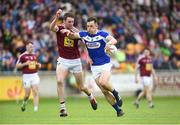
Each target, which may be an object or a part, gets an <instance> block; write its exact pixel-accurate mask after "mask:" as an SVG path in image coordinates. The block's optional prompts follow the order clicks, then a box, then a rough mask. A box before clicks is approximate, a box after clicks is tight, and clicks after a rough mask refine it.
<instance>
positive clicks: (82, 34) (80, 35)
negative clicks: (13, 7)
mask: <svg viewBox="0 0 180 125" xmlns="http://www.w3.org/2000/svg"><path fill="white" fill-rule="evenodd" d="M86 34H87V33H86V32H84V31H81V32H79V33H78V36H79V38H83V37H85V36H86Z"/></svg>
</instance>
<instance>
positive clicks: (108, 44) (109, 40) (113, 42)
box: [105, 35, 117, 50]
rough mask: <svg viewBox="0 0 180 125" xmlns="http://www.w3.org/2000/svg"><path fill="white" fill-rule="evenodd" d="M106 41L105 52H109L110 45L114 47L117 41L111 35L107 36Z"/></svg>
mask: <svg viewBox="0 0 180 125" xmlns="http://www.w3.org/2000/svg"><path fill="white" fill-rule="evenodd" d="M106 40H107V43H106V47H105V50H109V49H110V46H111V45H115V44H116V43H117V40H116V39H115V38H114V37H113V36H111V35H109V36H107V37H106Z"/></svg>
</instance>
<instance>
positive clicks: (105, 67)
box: [91, 63, 112, 79]
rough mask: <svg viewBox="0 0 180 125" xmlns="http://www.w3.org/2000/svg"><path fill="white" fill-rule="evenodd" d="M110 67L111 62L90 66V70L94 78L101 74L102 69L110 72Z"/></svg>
mask: <svg viewBox="0 0 180 125" xmlns="http://www.w3.org/2000/svg"><path fill="white" fill-rule="evenodd" d="M111 67H112V64H111V63H106V64H104V65H100V66H91V71H92V74H93V77H94V79H96V78H98V77H99V76H100V75H101V73H102V71H108V72H111Z"/></svg>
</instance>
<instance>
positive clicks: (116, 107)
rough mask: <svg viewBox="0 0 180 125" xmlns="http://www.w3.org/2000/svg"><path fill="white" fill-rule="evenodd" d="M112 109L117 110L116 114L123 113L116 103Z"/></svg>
mask: <svg viewBox="0 0 180 125" xmlns="http://www.w3.org/2000/svg"><path fill="white" fill-rule="evenodd" d="M112 107H113V108H114V109H115V110H116V112H119V111H121V109H120V108H119V106H118V104H117V103H115V104H114V105H112Z"/></svg>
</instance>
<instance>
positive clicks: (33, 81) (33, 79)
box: [23, 73, 40, 88]
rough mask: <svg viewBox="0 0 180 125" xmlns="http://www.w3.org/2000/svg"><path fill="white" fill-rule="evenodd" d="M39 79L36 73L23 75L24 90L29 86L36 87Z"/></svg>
mask: <svg viewBox="0 0 180 125" xmlns="http://www.w3.org/2000/svg"><path fill="white" fill-rule="evenodd" d="M39 82H40V78H39V76H38V74H37V73H32V74H23V85H24V88H30V87H31V85H38V84H39Z"/></svg>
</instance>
